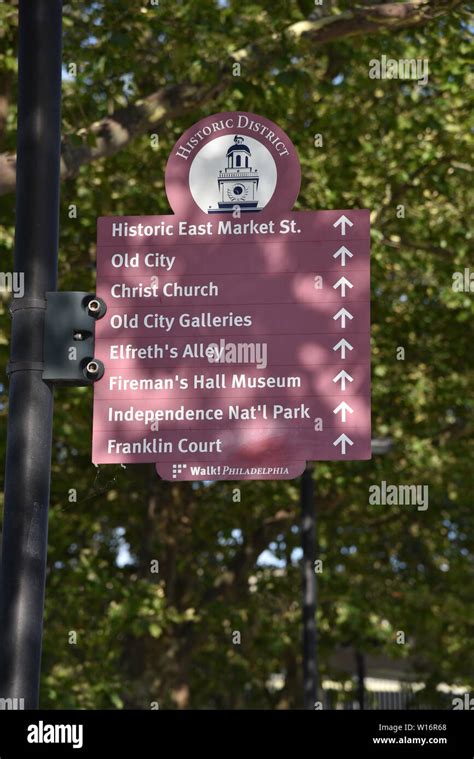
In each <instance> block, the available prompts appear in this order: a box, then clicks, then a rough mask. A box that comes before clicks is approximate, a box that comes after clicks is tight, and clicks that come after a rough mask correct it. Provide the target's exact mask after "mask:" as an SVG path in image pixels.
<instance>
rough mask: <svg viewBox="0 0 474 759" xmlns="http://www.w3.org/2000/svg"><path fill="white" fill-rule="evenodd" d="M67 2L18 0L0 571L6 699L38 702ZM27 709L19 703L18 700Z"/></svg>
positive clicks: (1, 678) (1, 680) (1, 681)
mask: <svg viewBox="0 0 474 759" xmlns="http://www.w3.org/2000/svg"><path fill="white" fill-rule="evenodd" d="M61 15H62V2H61V0H20V4H19V53H18V67H19V85H18V86H19V95H18V137H17V190H16V234H15V264H14V266H15V271H16V272H19V273H21V274H23V275H24V285H25V293H24V297H23V298H21V299H19V300H14V301H13V305H12V308H11V311H12V337H11V353H10V365H9V374H10V388H9V403H8V432H7V455H6V469H5V508H4V520H3V545H2V564H1V575H0V697H1V698H8V699H23V702H17V706H18V703H21V704H22V705H23V706H24V708H25V709H34V708H37V706H38V694H39V677H40V665H41V641H42V628H43V605H44V586H45V574H46V555H47V541H48V503H49V484H50V475H51V438H52V420H53V394H52V388H51V387H49V386H48V385H46V384H45V383H44V382H43V380H42V375H41V371H42V361H43V325H44V314H45V311H44V307H45V303H44V300H45V292H47V291H48V290H55V289H56V274H57V256H58V232H59V170H60V147H61V138H60V134H61ZM19 708H21V706H20V707H19Z"/></svg>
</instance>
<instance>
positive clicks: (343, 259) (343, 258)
mask: <svg viewBox="0 0 474 759" xmlns="http://www.w3.org/2000/svg"><path fill="white" fill-rule="evenodd" d="M339 256H341V266H345V265H346V256H349V258H352V253H351V251H350V250H349V249H348V248H346V246H345V245H342V247H340V248H339V250H336V252H335V253H334V254H333V258H339Z"/></svg>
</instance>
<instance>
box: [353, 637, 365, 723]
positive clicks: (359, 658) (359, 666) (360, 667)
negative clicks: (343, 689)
mask: <svg viewBox="0 0 474 759" xmlns="http://www.w3.org/2000/svg"><path fill="white" fill-rule="evenodd" d="M355 659H356V670H357V701H358V702H359V709H360V710H361V711H364V709H365V657H364V654H363V653H361V652H360V651H356V654H355Z"/></svg>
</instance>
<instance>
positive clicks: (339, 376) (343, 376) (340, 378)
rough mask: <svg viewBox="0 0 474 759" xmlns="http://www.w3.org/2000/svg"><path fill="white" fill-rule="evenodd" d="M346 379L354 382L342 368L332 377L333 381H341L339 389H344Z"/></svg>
mask: <svg viewBox="0 0 474 759" xmlns="http://www.w3.org/2000/svg"><path fill="white" fill-rule="evenodd" d="M346 380H349V382H354V380H353V378H352V377H351V375H350V374H348V373H347V372H346V370H345V369H342V370H341V371H340V372H339V374H337V375H336V376H335V377H334V379H333V382H339V381H340V383H341V390H343V391H344V390H345V389H346Z"/></svg>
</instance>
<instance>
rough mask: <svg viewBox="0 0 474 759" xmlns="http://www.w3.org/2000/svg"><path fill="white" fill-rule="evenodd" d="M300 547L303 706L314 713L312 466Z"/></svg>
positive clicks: (305, 484) (304, 480)
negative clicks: (301, 553) (301, 556)
mask: <svg viewBox="0 0 474 759" xmlns="http://www.w3.org/2000/svg"><path fill="white" fill-rule="evenodd" d="M300 501H301V547H302V549H303V559H302V571H303V704H304V709H314V708H315V702H316V701H317V699H318V677H317V660H316V645H317V635H316V574H315V571H314V570H315V567H314V562H315V561H316V503H315V499H314V481H313V477H312V465H310V464H308V465H307V466H306V469H305V470H304V472H303V474H302V476H301V491H300Z"/></svg>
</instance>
